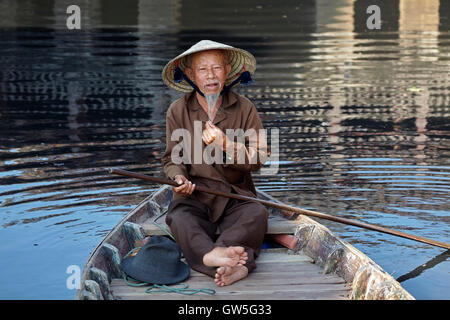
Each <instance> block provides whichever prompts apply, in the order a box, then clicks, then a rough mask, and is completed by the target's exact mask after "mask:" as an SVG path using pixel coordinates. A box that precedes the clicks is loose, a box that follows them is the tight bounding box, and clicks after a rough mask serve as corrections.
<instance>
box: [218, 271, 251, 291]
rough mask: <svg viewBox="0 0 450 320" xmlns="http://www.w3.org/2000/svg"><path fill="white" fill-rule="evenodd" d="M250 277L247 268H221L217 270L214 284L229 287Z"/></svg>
mask: <svg viewBox="0 0 450 320" xmlns="http://www.w3.org/2000/svg"><path fill="white" fill-rule="evenodd" d="M247 275H248V269H247V267H246V266H235V267H219V268H217V270H216V275H215V279H214V282H215V283H216V284H217V285H218V286H219V287H223V286H229V285H230V284H232V283H234V282H236V281H239V280H241V279H244V278H245V277H246V276H247Z"/></svg>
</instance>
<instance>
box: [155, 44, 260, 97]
mask: <svg viewBox="0 0 450 320" xmlns="http://www.w3.org/2000/svg"><path fill="white" fill-rule="evenodd" d="M215 49H221V50H228V56H229V63H230V65H231V71H230V74H229V75H228V77H227V79H226V81H225V85H229V84H230V83H232V82H233V81H234V80H235V79H236V78H238V77H239V75H240V73H242V72H243V71H244V68H245V70H246V71H249V72H250V74H251V75H253V73H254V72H255V69H256V59H255V57H254V56H253V55H252V54H251V53H250V52H248V51H245V50H242V49H238V48H234V47H232V46H229V45H226V44H223V43H219V42H215V41H211V40H202V41H200V42H198V43H196V44H194V45H193V46H192V47H190V48H189V49H188V50H186V51H185V52H183V53H182V54H180V55H179V56H177V57H175V58H174V59H172V60H170V61H169V62H168V63H167V64H166V66H165V67H164V69H163V71H162V78H163V80H164V83H165V84H167V85H168V86H169V87H171V88H173V89H175V90H177V91H180V92H185V93H188V92H191V91H192V90H194V89H193V88H192V87H191V86H190V85H189V84H188V83H187V82H186V81H185V80H183V81H181V82H179V83H177V82H175V81H174V79H173V74H174V70H175V62H178V66H179V67H180V69H181V70H183V72H184V69H185V68H186V64H185V61H186V60H185V59H182V58H184V57H186V56H188V55H190V54H193V53H196V52H200V51H206V50H215Z"/></svg>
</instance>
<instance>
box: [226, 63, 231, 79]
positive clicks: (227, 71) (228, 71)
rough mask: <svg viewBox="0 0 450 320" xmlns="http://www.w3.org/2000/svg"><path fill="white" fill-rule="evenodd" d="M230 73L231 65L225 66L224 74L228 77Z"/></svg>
mask: <svg viewBox="0 0 450 320" xmlns="http://www.w3.org/2000/svg"><path fill="white" fill-rule="evenodd" d="M230 71H231V64H227V65H226V66H225V72H226V74H227V77H228V75H229V74H230Z"/></svg>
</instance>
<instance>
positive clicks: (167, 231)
mask: <svg viewBox="0 0 450 320" xmlns="http://www.w3.org/2000/svg"><path fill="white" fill-rule="evenodd" d="M166 213H167V209H166V210H163V211H162V212H161V213H160V214H159V215H157V216H156V217H155V218H154V219H153V220H152V223H153V224H154V225H155V226H157V227H158V228H159V229H161V230H162V231H163V232H165V233H166V234H167V235H168V236H169V237H171V238H172V240H173V241H176V240H175V238H174V236H173V235H172V233H170V231H169V230H167V229H166V228H164V227H163V226H162V225H160V224H159V223H158V222H156V220H158V219H159V218H161V217H162V216H163V215H165V214H166Z"/></svg>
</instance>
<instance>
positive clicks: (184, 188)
mask: <svg viewBox="0 0 450 320" xmlns="http://www.w3.org/2000/svg"><path fill="white" fill-rule="evenodd" d="M175 182H176V183H178V184H179V185H180V186H179V187H172V190H173V191H174V192H176V193H178V194H181V195H182V196H188V195H190V194H192V192H194V189H195V184H192V182H190V181H189V180H188V179H186V177H185V176H183V175H181V174H177V175H176V176H175Z"/></svg>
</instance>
